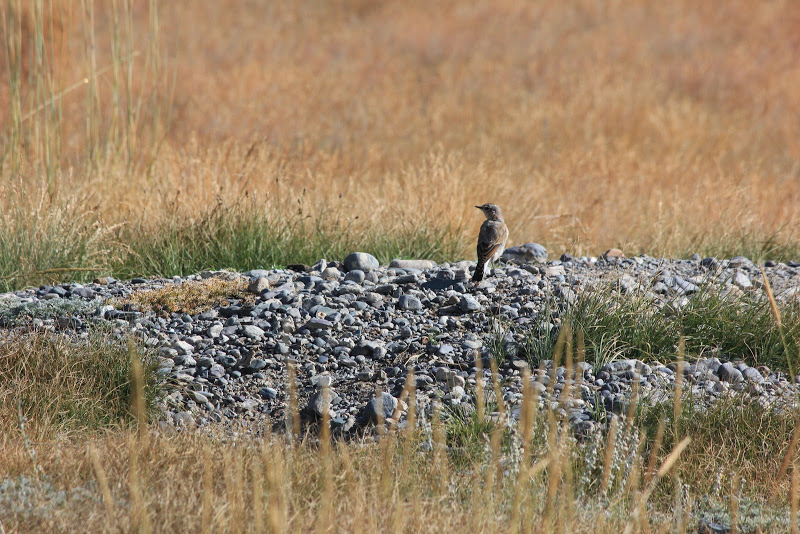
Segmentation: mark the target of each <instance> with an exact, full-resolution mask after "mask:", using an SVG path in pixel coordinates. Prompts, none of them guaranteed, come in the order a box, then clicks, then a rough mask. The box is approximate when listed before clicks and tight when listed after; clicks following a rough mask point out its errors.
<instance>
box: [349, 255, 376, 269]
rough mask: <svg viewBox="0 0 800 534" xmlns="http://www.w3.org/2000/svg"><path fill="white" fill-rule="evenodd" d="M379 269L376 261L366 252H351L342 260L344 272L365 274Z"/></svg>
mask: <svg viewBox="0 0 800 534" xmlns="http://www.w3.org/2000/svg"><path fill="white" fill-rule="evenodd" d="M378 267H380V264H379V263H378V259H377V258H376V257H375V256H373V255H372V254H367V253H366V252H353V253H351V254H348V255H347V257H346V258H345V259H344V268H345V270H346V271H354V270H360V271H364V272H365V273H367V272H369V271H373V270H375V269H377V268H378Z"/></svg>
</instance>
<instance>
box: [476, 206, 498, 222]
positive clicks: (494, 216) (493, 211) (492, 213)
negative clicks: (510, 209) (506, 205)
mask: <svg viewBox="0 0 800 534" xmlns="http://www.w3.org/2000/svg"><path fill="white" fill-rule="evenodd" d="M475 207H476V208H478V209H479V210H481V211H482V212H483V214H484V215H485V216H486V218H487V219H489V220H490V221H502V220H503V214H502V213H501V212H500V207H499V206H497V204H483V205H481V206H475Z"/></svg>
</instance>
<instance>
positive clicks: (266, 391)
mask: <svg viewBox="0 0 800 534" xmlns="http://www.w3.org/2000/svg"><path fill="white" fill-rule="evenodd" d="M258 394H259V395H261V397H262V398H264V399H269V400H272V399H274V398H276V397H277V396H278V391H277V390H276V389H274V388H269V387H266V388H261V389H259V390H258Z"/></svg>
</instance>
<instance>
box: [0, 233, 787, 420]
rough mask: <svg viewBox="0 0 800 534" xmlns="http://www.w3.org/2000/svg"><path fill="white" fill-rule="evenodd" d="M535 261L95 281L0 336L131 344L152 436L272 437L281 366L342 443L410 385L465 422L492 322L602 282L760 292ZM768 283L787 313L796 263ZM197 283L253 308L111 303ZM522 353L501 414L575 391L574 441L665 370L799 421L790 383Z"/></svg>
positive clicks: (737, 284)
mask: <svg viewBox="0 0 800 534" xmlns="http://www.w3.org/2000/svg"><path fill="white" fill-rule="evenodd" d="M546 258H547V253H546V251H545V250H544V249H543V247H541V246H540V245H535V244H527V245H524V246H521V247H516V250H514V251H512V252H511V253H509V254H507V255H506V256H505V259H506V260H508V263H505V264H501V266H500V267H498V268H495V269H494V271H493V272H492V273H490V274H489V275H488V276H487V278H486V279H485V280H484V281H483V282H481V283H480V284H479V285H477V286H475V285H473V284H472V283H471V282H470V281H469V278H470V274H471V270H473V269H474V265H475V264H474V262H469V261H462V262H457V263H443V264H439V265H436V264H434V263H433V262H429V261H427V260H395V261H393V262H392V263H391V264H390V265H389V266H380V265H378V262H377V260H376V259H375V258H374V257H373V256H371V255H369V254H366V253H353V254H351V255H349V256H347V258H346V259H345V260H344V261H343V262H336V261H332V262H327V261H325V260H321V261H320V262H317V263H316V264H315V265H314V266H311V267H308V270H307V271H300V272H298V271H297V270H288V269H286V270H283V269H275V270H263V269H260V270H255V271H250V272H247V273H231V272H227V271H221V272H204V273H200V274H197V275H191V276H186V277H174V278H171V279H144V278H137V279H134V280H130V281H119V280H114V279H113V278H110V277H106V278H103V279H98V280H96V282H95V283H92V284H86V285H81V284H62V285H58V286H52V287H51V286H41V287H39V288H30V289H26V290H21V291H16V292H13V293H5V294H0V335H3V336H8V335H14V333H15V332H17V331H18V330H20V329H24V330H28V329H30V328H38V329H44V330H49V331H53V332H57V333H60V334H64V335H73V336H86V335H88V329H90V328H94V327H97V325H103V326H104V327H105V328H111V329H113V330H114V331H115V332H116V333H117V334H118V335H119V336H123V335H130V334H132V335H134V336H135V337H137V338H138V339H140V340H141V341H142V343H143V344H144V345H145V346H146V347H149V348H151V349H152V350H154V351H157V352H158V354H159V356H160V358H161V361H162V368H161V371H160V372H161V373H162V374H163V376H165V377H166V379H167V381H168V395H167V397H166V400H165V401H164V402H165V411H164V414H165V415H164V421H162V424H165V425H174V426H177V427H183V428H193V427H195V426H197V425H200V426H202V425H206V424H209V423H212V422H221V421H226V420H229V421H233V420H236V421H238V422H243V423H245V424H248V423H250V422H253V423H260V422H263V421H266V420H269V421H272V422H282V421H283V420H284V419H285V418H286V416H287V411H288V406H289V402H290V399H289V397H290V394H289V389H288V387H287V382H288V368H289V365H290V364H292V365H294V367H295V369H296V376H297V394H298V406H299V409H300V410H301V411H302V417H303V418H304V419H307V420H309V421H311V420H318V419H320V418H321V417H322V416H323V414H325V413H327V414H328V415H329V416H330V418H331V425H332V428H333V429H334V431H337V432H343V433H347V432H353V431H357V430H359V429H361V428H364V427H366V426H369V425H372V424H374V423H375V421H376V420H379V419H387V418H391V417H393V416H396V415H397V414H398V413H399V415H400V419H401V420H403V418H404V414H405V409H406V405H405V403H404V402H402V399H400V397H401V392H402V389H403V386H404V384H405V382H406V377H407V374H408V373H409V371H413V372H414V377H415V381H414V383H415V385H416V388H417V405H418V408H417V409H418V411H424V410H429V409H430V408H431V407H432V406H433V404H434V403H444V404H445V405H451V406H461V407H465V408H468V409H472V407H474V406H475V396H474V395H475V384H476V382H477V380H479V379H482V380H483V381H484V383H485V384H486V385H487V387H486V389H487V390H491V385H490V384H491V372H490V371H489V368H490V356H491V351H492V347H493V346H496V345H497V342H498V340H497V332H496V331H495V329H494V328H493V325H494V324H495V322H496V320H497V319H498V318H501V319H502V320H503V321H506V322H507V323H508V324H511V325H514V326H515V327H520V328H521V329H524V328H534V327H537V328H538V327H541V326H542V318H541V317H540V313H542V312H543V310H545V308H546V306H548V305H549V306H552V305H553V303H555V305H556V306H566V305H568V304H569V303H573V302H574V301H575V299H576V298H578V296H579V295H580V294H581V293H582V292H585V291H587V290H589V289H590V288H592V287H608V286H604V285H603V284H609V283H611V284H613V287H615V288H616V289H615V290H617V291H619V292H621V293H622V294H625V293H628V292H631V293H632V292H637V291H638V292H642V291H643V292H646V293H647V294H648V295H649V296H650V297H651V298H652V301H653V306H655V307H664V306H682V305H685V303H686V302H688V300H687V299H691V298H693V295H695V294H696V293H697V292H698V291H700V290H701V289H702V288H704V287H708V286H709V285H710V284H713V285H715V286H718V287H719V288H720V290H721V291H722V292H723V294H730V295H737V294H741V292H748V291H760V292H763V281H762V277H761V271H760V269H759V267H758V266H757V265H754V264H753V263H752V262H750V260H748V259H747V258H741V257H739V258H734V259H731V260H725V259H717V258H700V257H699V256H694V257H692V258H691V259H688V260H684V259H678V260H667V259H659V258H652V257H649V256H637V257H633V258H626V257H624V255H623V254H621V251H617V250H615V249H612V250H610V251H608V252H607V253H606V254H604V255H603V256H601V257H599V258H594V257H591V258H590V257H580V258H576V257H572V256H570V255H568V254H565V255H563V256H562V257H561V258H560V259H559V260H556V261H550V262H547V261H546ZM299 267H304V266H299ZM299 267H298V266H293V268H295V269H298V268H299ZM766 272H767V275H768V277H769V280H770V283H771V285H772V288H773V291H774V292H775V294H776V296H777V298H778V299H781V300H792V299H793V300H794V301H798V300H799V299H800V290H798V288H799V287H800V264H795V263H789V264H784V263H775V262H767V263H766ZM209 278H223V279H229V280H235V279H242V280H244V281H245V282H246V284H245V285H244V287H246V288H247V292H248V293H249V294H250V295H251V296H254V297H255V301H254V303H253V302H252V299H251V300H250V301H248V302H249V303H246V302H245V301H244V299H243V300H242V301H236V300H233V301H230V302H228V303H227V304H226V305H224V306H216V307H213V308H210V309H208V310H205V311H203V312H202V313H199V314H196V315H188V314H182V313H172V314H171V315H169V316H168V317H164V316H159V315H157V314H155V313H154V312H150V311H143V310H141V309H137V308H136V307H135V306H126V305H119V304H118V303H119V302H121V300H122V299H125V298H126V297H129V296H130V295H131V293H132V292H134V291H151V290H154V289H163V288H168V287H175V288H177V287H179V286H181V285H182V284H187V283H192V282H197V281H200V280H207V279H209ZM115 303H116V304H115ZM548 303H549V304H548ZM545 326H547V327H548V328H551V327H553V325H545ZM520 342H521V341H520V340H519V339H517V338H515V337H514V336H513V334H512V335H506V337H505V338H503V339H501V340H500V343H501V344H502V346H503V348H504V350H505V351H506V353H507V354H508V356H507V357H506V358H505V359H504V360H503V361H502V362H501V363H500V366H499V373H500V375H501V378H502V389H501V393H502V396H503V398H504V399H505V401H506V402H507V404H508V405H509V406H510V407H511V410H510V413H511V414H513V415H517V414H518V413H519V410H520V404H521V400H522V391H523V383H522V380H523V376H524V374H525V373H526V372H530V374H531V377H532V380H534V381H535V384H534V386H533V387H534V391H536V392H537V394H538V395H539V403H540V406H542V407H545V406H549V405H553V404H554V403H555V402H556V401H557V399H558V398H559V397H560V395H561V392H562V391H563V390H564V388H567V387H568V388H571V389H572V390H573V391H574V398H572V399H571V400H570V401H569V402H568V403H567V404H562V405H560V406H557V409H558V410H560V412H559V415H560V416H561V417H563V418H564V419H565V420H567V421H569V423H570V425H571V426H572V428H573V429H574V430H575V432H576V433H577V434H578V435H587V434H591V433H592V432H595V431H598V430H599V429H601V428H603V427H604V426H605V425H607V424H608V423H609V421H610V419H611V417H612V416H613V414H619V415H623V414H624V413H626V410H627V409H628V406H629V403H630V400H631V398H632V395H634V392H635V395H637V397H638V398H639V399H642V400H649V402H653V403H655V402H659V401H663V400H667V399H668V398H669V397H670V395H671V392H672V391H674V388H675V384H676V379H677V377H678V372H679V371H680V372H681V373H682V375H681V381H682V383H683V384H684V386H683V387H684V388H685V390H687V391H690V392H691V394H692V395H693V396H695V397H696V398H697V399H698V401H699V402H701V403H713V402H715V401H716V400H718V399H722V398H726V397H729V396H735V395H738V396H742V397H743V398H746V399H747V400H748V401H749V402H756V403H759V404H761V405H763V406H764V407H767V408H770V409H779V408H781V409H782V408H786V407H788V408H796V407H797V406H796V404H797V398H798V395H797V393H798V389H797V388H798V386H797V384H796V380H794V379H792V377H788V376H786V375H785V374H783V373H780V372H776V371H773V370H770V369H768V368H766V367H763V366H760V367H750V366H748V365H746V364H745V363H743V362H742V361H740V360H736V359H732V360H726V359H725V358H724V357H703V358H700V359H697V360H696V361H691V362H687V363H686V364H685V365H684V366H683V368H682V370H679V369H678V367H677V366H676V364H674V363H670V364H668V365H664V364H662V363H660V362H642V361H638V360H618V361H613V362H609V363H607V364H605V365H594V366H593V365H590V364H586V363H582V364H580V365H579V366H578V367H577V369H576V371H577V372H576V373H575V375H574V377H571V376H569V375H568V374H567V373H566V372H565V369H564V367H558V368H555V369H554V368H553V363H552V362H551V361H547V360H545V361H542V362H539V365H538V367H537V368H536V369H529V368H528V362H526V361H524V360H523V359H520V358H517V357H515V350H514V349H515V347H516V346H517V345H518V344H519V343H520ZM476 361H479V362H480V363H481V367H482V370H479V369H478V368H477V367H476ZM376 394H379V397H378V398H379V399H380V400H378V399H376Z"/></svg>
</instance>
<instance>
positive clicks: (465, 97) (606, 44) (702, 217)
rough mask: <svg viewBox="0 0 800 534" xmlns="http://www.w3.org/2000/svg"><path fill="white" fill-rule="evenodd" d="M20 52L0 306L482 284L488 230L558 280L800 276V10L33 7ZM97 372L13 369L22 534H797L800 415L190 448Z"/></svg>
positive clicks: (122, 377)
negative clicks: (406, 267) (628, 273)
mask: <svg viewBox="0 0 800 534" xmlns="http://www.w3.org/2000/svg"><path fill="white" fill-rule="evenodd" d="M0 27H2V31H1V32H0V36H1V38H2V44H0V291H6V290H11V289H16V288H19V287H23V286H26V285H31V284H40V283H45V282H49V281H56V280H86V279H89V280H91V279H92V278H93V277H95V276H97V275H99V274H112V275H114V276H117V277H132V276H147V275H153V274H160V275H165V276H167V275H173V274H188V273H190V272H196V271H198V270H200V269H204V268H225V267H232V268H237V269H248V268H252V267H257V266H271V265H275V264H278V265H280V264H286V263H293V262H299V261H305V262H310V261H313V260H315V259H319V258H320V257H327V258H328V259H341V258H342V257H343V256H344V254H345V253H346V252H350V251H352V250H354V249H356V248H358V249H362V250H365V251H367V252H372V253H374V254H376V256H378V257H379V258H380V259H381V260H382V261H386V260H388V259H391V258H392V257H395V256H411V257H430V258H432V259H435V260H437V261H442V260H448V259H461V258H468V259H472V258H474V236H475V234H476V232H477V228H478V226H479V224H480V222H481V220H482V217H481V214H480V213H479V212H478V211H477V210H475V208H473V207H472V206H474V205H476V204H481V203H484V202H495V203H497V204H499V205H501V206H502V207H503V210H504V213H505V215H506V219H507V222H508V224H509V227H510V231H511V238H510V241H511V243H510V244H519V243H524V242H528V241H536V242H539V243H542V244H544V245H545V246H547V247H548V249H549V250H550V253H551V258H554V257H557V256H558V255H559V254H560V253H561V252H563V251H569V252H570V253H572V254H586V255H597V254H599V253H601V252H602V251H603V250H605V249H607V248H609V247H611V246H618V247H620V248H622V249H624V250H625V252H626V253H628V254H629V255H631V254H636V253H647V254H650V255H653V256H658V255H666V256H686V255H688V254H691V253H693V252H698V253H701V254H709V255H712V254H715V255H721V256H735V255H738V254H743V255H747V256H749V257H751V258H752V259H753V260H757V259H766V258H772V259H783V260H789V259H794V260H800V230H798V228H800V121H798V117H800V32H799V31H798V28H800V3H798V2H794V1H791V0H765V1H761V2H752V1H748V0H707V1H704V2H693V1H690V0H671V1H667V2H653V1H647V0H575V1H572V2H558V1H552V0H537V1H528V2H523V1H514V0H492V1H473V2H456V1H450V0H435V1H418V0H403V1H398V0H387V1H369V0H339V1H337V2H333V1H325V0H300V1H297V2H268V1H259V0H238V1H236V0H202V1H201V0H167V1H161V2H158V1H157V0H148V1H145V0H114V1H112V2H101V1H93V0H83V1H81V2H78V1H76V0H5V1H4V2H2V3H0ZM170 304H171V303H170V301H167V300H165V301H164V304H163V306H164V309H169V305H170ZM95 341H96V340H95ZM646 341H649V340H646ZM89 343H90V347H91V350H87V349H86V347H84V346H81V345H73V344H71V343H70V342H67V341H65V340H60V341H53V340H52V339H50V338H47V337H45V338H38V337H36V336H35V335H31V336H29V337H22V338H19V339H14V338H12V339H2V340H0V399H2V400H3V402H2V403H0V416H1V417H0V510H2V515H0V532H42V531H76V530H78V531H80V530H89V531H98V532H99V531H105V532H120V531H121V532H128V531H140V532H148V531H164V532H178V531H190V530H192V531H196V530H200V531H202V532H245V531H248V532H263V531H265V530H266V531H270V532H293V531H309V530H312V529H313V530H315V531H318V532H334V531H352V532H358V531H363V532H370V531H397V532H401V531H407V532H420V531H438V532H442V531H455V530H457V529H470V530H476V531H485V532H491V531H509V532H518V531H526V532H528V531H530V532H543V533H544V532H555V531H561V532H615V533H618V532H620V531H623V532H672V531H675V532H686V531H690V532H691V531H697V528H698V525H700V524H701V523H700V519H701V517H702V518H705V519H704V520H707V521H708V522H709V524H710V523H713V522H714V521H716V520H717V519H719V520H720V521H722V522H723V523H725V524H728V525H732V526H733V528H734V529H736V528H737V525H739V526H740V530H739V531H740V532H744V531H748V532H758V531H770V530H772V531H786V530H789V529H791V530H792V531H793V532H797V531H798V526H797V517H798V514H797V509H798V506H800V502H799V501H800V482H799V481H800V476H798V474H797V470H796V468H795V467H794V466H795V465H796V463H797V461H798V457H799V456H798V455H799V454H800V453H798V442H799V441H800V423H798V418H797V415H796V414H783V415H781V416H774V417H765V416H764V412H763V411H758V410H757V409H753V407H752V406H750V405H740V404H732V405H726V406H722V407H721V408H719V409H717V410H712V411H710V412H702V413H701V412H695V411H693V410H691V409H690V408H687V407H686V406H685V405H681V401H680V396H678V400H677V401H676V402H675V403H674V408H673V404H672V403H668V404H667V405H665V406H660V407H657V409H655V410H653V411H651V412H647V413H642V414H638V415H637V417H636V418H635V419H634V418H630V419H629V421H631V423H630V424H627V425H623V427H621V428H619V429H618V433H614V432H610V433H608V434H606V435H603V436H600V437H598V441H597V442H595V443H594V444H592V443H579V442H577V441H575V440H574V439H572V438H571V437H570V436H568V435H567V432H564V431H563V428H562V427H560V426H559V425H558V423H557V422H556V421H555V420H554V419H553V414H552V412H548V411H546V410H545V411H542V413H538V414H536V415H535V417H536V419H535V420H533V419H527V420H524V421H523V425H522V427H521V429H518V430H516V431H514V432H512V431H511V430H509V429H508V428H506V427H504V426H502V425H496V424H494V423H493V422H492V420H489V419H486V420H477V419H472V420H469V419H467V420H458V419H457V418H456V419H455V422H453V420H454V419H451V420H450V422H449V423H447V424H445V423H442V424H438V423H437V422H436V421H435V420H432V421H430V425H429V429H430V430H431V432H429V433H420V434H416V433H413V432H409V433H407V434H404V433H402V432H399V433H398V434H397V435H389V436H383V437H382V439H375V436H368V437H365V438H364V440H363V442H358V443H355V444H352V445H353V446H348V444H344V443H334V444H329V443H328V442H327V440H326V436H324V435H323V436H321V438H322V439H317V436H316V435H314V434H310V435H309V436H307V437H306V440H305V442H303V443H302V444H298V443H288V444H287V440H286V436H272V437H267V438H263V436H259V437H257V438H256V437H253V436H251V435H248V434H247V432H246V431H245V429H231V428H224V429H216V430H215V431H213V432H208V433H205V432H204V433H192V432H178V433H175V432H172V431H165V430H162V429H159V428H157V427H156V425H150V426H146V425H145V424H144V415H143V414H144V411H143V408H142V406H141V405H140V404H141V403H137V402H136V400H137V395H136V393H137V391H138V389H137V388H135V387H133V384H132V383H131V380H130V376H131V369H130V366H131V361H132V360H129V359H128V358H127V357H126V354H127V353H126V350H128V349H130V347H128V349H126V346H125V345H124V344H120V343H118V342H115V343H113V344H111V345H109V344H108V343H105V342H102V340H101V342H97V343H94V344H92V343H93V342H92V340H90V341H89ZM130 350H133V349H130ZM44 355H47V356H48V358H49V359H47V360H46V361H45V359H44ZM43 362H45V363H46V365H45V363H43ZM54 370H55V371H57V372H54ZM145 372H146V373H147V370H145ZM134 376H135V373H134ZM490 389H491V388H490V387H487V394H488V397H489V399H491V395H492V392H491V390H490ZM148 391H149V390H148ZM139 398H141V395H139ZM23 401H24V403H25V404H24V407H25V414H27V415H24V414H23ZM131 401H133V408H134V409H133V410H129V409H128V406H129V405H130V404H131ZM498 408H499V407H498ZM659 410H661V411H659ZM131 411H133V413H134V414H136V415H137V416H138V417H139V419H138V420H139V422H140V423H142V424H140V425H139V426H138V427H137V425H136V417H135V416H133V417H132V416H131V415H130V412H131ZM429 415H430V414H429ZM531 417H534V416H533V415H531ZM26 418H27V419H26ZM64 421H67V422H66V423H65V422H64ZM634 421H635V423H634ZM526 425H527V426H526ZM137 428H138V430H137ZM731 428H736V429H737V431H736V432H731V431H730V429H731ZM261 430H263V429H250V431H256V432H260V431H261ZM526 432H529V435H526ZM687 438H688V439H687Z"/></svg>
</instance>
